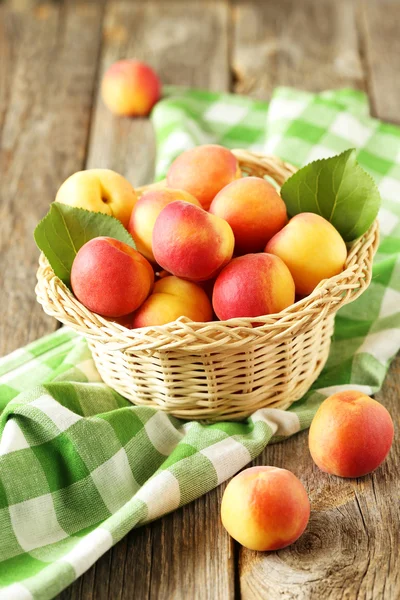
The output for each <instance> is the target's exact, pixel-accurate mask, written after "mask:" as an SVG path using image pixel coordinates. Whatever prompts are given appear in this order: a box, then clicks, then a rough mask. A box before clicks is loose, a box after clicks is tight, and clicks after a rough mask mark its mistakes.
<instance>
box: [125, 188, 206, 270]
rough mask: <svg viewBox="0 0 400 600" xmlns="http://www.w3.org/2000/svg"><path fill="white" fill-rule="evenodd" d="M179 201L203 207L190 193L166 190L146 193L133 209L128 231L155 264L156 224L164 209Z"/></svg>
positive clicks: (139, 247) (141, 251)
mask: <svg viewBox="0 0 400 600" xmlns="http://www.w3.org/2000/svg"><path fill="white" fill-rule="evenodd" d="M177 200H182V201H183V202H189V203H190V204H195V205H196V206H199V207H201V204H200V202H199V201H198V200H197V198H195V197H194V196H192V195H191V194H189V193H188V192H185V191H184V190H171V189H168V188H165V189H159V190H151V191H148V192H146V193H144V194H143V196H142V197H141V198H140V199H139V200H138V201H137V202H136V204H135V206H134V208H133V211H132V214H131V218H130V221H129V225H128V231H129V232H130V234H131V235H132V237H133V239H134V240H135V243H136V248H137V249H138V251H139V252H140V253H141V254H143V256H145V257H146V258H147V259H148V260H150V261H152V262H155V258H154V254H153V249H152V235H153V229H154V224H155V222H156V220H157V217H158V215H159V214H160V212H161V211H162V209H163V208H165V207H166V206H167V204H171V202H176V201H177Z"/></svg>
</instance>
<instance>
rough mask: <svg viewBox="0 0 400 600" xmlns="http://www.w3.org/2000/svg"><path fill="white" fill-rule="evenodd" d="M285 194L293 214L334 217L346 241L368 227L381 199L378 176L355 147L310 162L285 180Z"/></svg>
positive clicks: (332, 220) (289, 211)
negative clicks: (367, 168)
mask: <svg viewBox="0 0 400 600" xmlns="http://www.w3.org/2000/svg"><path fill="white" fill-rule="evenodd" d="M281 195H282V198H283V200H284V202H285V204H286V207H287V210H288V213H289V215H290V216H291V217H293V216H294V215H297V214H299V213H301V212H312V213H317V214H318V215H321V216H322V217H324V218H325V219H327V220H328V221H330V222H331V223H332V225H333V226H334V227H335V228H336V229H337V230H338V232H339V233H340V234H341V236H342V237H343V239H344V240H345V241H346V242H351V241H352V240H355V239H357V238H358V237H360V236H361V235H362V234H363V233H365V232H366V231H367V229H368V228H369V227H370V226H371V225H372V223H373V221H374V220H375V218H376V216H377V214H378V210H379V206H380V203H381V198H380V195H379V191H378V188H377V186H376V184H375V182H374V180H373V179H372V177H371V176H370V175H369V174H368V173H367V172H366V171H364V169H362V168H361V167H360V165H359V164H358V163H357V160H356V151H355V150H354V148H353V149H352V148H351V149H349V150H345V152H342V154H339V155H338V156H333V157H332V158H324V159H322V160H316V161H314V162H311V163H309V164H308V165H306V166H305V167H303V168H302V169H300V170H299V171H297V173H295V174H294V175H292V176H291V177H290V178H289V179H288V180H287V181H286V182H285V183H284V184H283V186H282V189H281Z"/></svg>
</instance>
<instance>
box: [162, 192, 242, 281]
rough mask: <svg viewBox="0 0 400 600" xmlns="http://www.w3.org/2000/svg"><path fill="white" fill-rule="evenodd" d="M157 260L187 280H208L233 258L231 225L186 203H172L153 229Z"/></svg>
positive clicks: (163, 211) (174, 273) (168, 269)
mask: <svg viewBox="0 0 400 600" xmlns="http://www.w3.org/2000/svg"><path fill="white" fill-rule="evenodd" d="M152 244H153V253H154V257H155V259H156V261H157V263H158V264H159V265H160V266H161V267H162V268H163V269H165V270H166V271H169V272H170V273H172V274H173V275H176V276H177V277H181V278H183V279H189V280H190V281H205V280H206V279H211V278H212V277H213V276H214V275H215V274H216V273H217V272H218V271H219V270H220V269H221V268H222V267H223V266H224V265H226V264H227V263H228V262H229V260H230V259H231V257H232V253H233V247H234V244H235V239H234V237H233V233H232V229H231V228H230V225H228V223H227V222H226V221H224V220H223V219H220V218H219V217H215V216H214V215H210V214H209V213H207V212H206V211H205V210H203V209H202V208H199V207H197V206H194V205H193V204H188V203H187V202H172V204H168V205H167V206H166V207H165V208H164V209H163V210H162V211H161V212H160V214H159V216H158V218H157V220H156V223H155V225H154V229H153V237H152Z"/></svg>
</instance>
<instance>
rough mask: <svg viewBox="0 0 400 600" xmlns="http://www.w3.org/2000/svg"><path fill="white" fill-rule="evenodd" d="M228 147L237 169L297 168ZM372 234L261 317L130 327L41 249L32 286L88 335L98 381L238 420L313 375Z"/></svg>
mask: <svg viewBox="0 0 400 600" xmlns="http://www.w3.org/2000/svg"><path fill="white" fill-rule="evenodd" d="M234 153H235V155H236V156H237V158H238V160H239V163H240V167H241V169H242V171H244V172H246V173H248V174H251V175H256V176H260V177H263V176H266V175H268V176H270V177H272V178H273V179H274V180H275V181H276V182H277V184H278V185H282V183H283V182H284V181H285V179H286V178H287V177H289V176H290V175H291V174H292V173H293V172H294V171H295V168H294V167H292V166H291V165H288V164H287V163H284V162H282V161H281V160H279V159H277V158H275V157H267V156H263V155H260V154H256V153H252V152H247V151H243V150H235V151H234ZM162 185H163V184H162V183H161V184H160V183H158V184H155V185H153V186H148V187H159V186H162ZM148 187H145V188H141V189H140V191H139V193H143V191H145V190H146V189H148ZM378 237H379V236H378V226H377V222H375V223H374V224H373V225H372V227H371V228H370V230H369V231H368V232H367V233H366V234H365V235H364V236H362V237H361V238H360V239H358V240H357V241H356V242H355V243H354V244H353V245H352V247H351V248H350V250H349V253H348V257H347V261H346V265H345V270H344V271H343V272H342V273H340V274H339V275H337V276H335V277H332V278H331V279H327V280H325V281H323V282H321V283H320V285H319V286H318V287H317V288H316V289H315V290H314V291H313V292H312V294H310V296H308V297H307V298H305V299H303V300H301V301H299V302H297V303H296V304H293V305H292V306H290V307H288V308H287V309H285V310H284V311H282V312H281V313H279V314H275V315H268V316H264V317H257V318H254V317H252V318H239V319H231V320H229V321H214V322H210V323H194V322H192V321H190V320H189V319H186V318H185V317H182V318H180V319H178V321H175V322H174V323H169V324H168V325H164V326H158V327H146V328H142V329H133V330H129V329H126V328H125V327H123V326H122V325H119V324H117V323H114V322H111V321H109V320H107V319H105V318H103V317H100V316H98V315H96V314H94V313H92V312H90V311H89V310H88V309H86V308H85V307H84V306H83V305H82V304H81V303H80V302H79V301H78V300H77V299H76V298H75V297H74V296H73V294H72V293H71V292H70V291H69V289H68V288H67V287H66V286H65V285H64V284H63V283H62V282H61V281H60V279H58V277H56V276H55V275H54V272H53V271H52V269H51V267H50V266H49V264H48V263H47V261H46V259H45V258H44V256H43V255H42V256H41V257H40V267H39V270H38V274H37V277H38V283H37V286H36V294H37V299H38V301H39V302H40V303H41V304H42V306H43V309H44V311H45V312H46V313H47V314H49V315H52V316H54V317H56V318H57V319H58V320H59V321H61V322H62V323H65V324H66V325H69V326H70V327H72V328H73V329H75V330H76V331H79V332H81V333H82V334H83V335H84V336H85V337H86V338H87V340H88V343H89V346H90V349H91V351H92V354H93V358H94V361H95V363H96V366H97V368H98V370H99V372H100V375H101V377H102V378H103V380H104V381H105V382H106V383H107V384H108V385H110V386H111V387H112V388H114V389H115V390H117V391H118V392H120V393H121V394H122V395H123V396H125V397H126V398H128V399H129V400H131V401H132V402H133V403H134V404H139V405H145V406H152V407H156V408H159V409H161V410H163V411H166V412H168V413H171V414H173V415H175V416H177V417H181V418H185V419H206V420H213V421H221V420H226V419H235V420H236V419H242V418H244V417H247V416H248V415H249V414H251V413H252V412H254V411H255V410H257V409H259V408H263V407H276V408H281V409H286V408H288V407H289V406H290V405H291V404H292V403H293V402H294V401H295V400H298V399H299V398H301V396H302V395H303V394H304V393H305V392H306V391H307V390H308V388H309V387H310V385H311V384H312V383H313V382H314V381H315V379H316V378H317V377H318V375H319V373H320V371H321V369H322V367H323V366H324V364H325V362H326V360H327V357H328V353H329V346H330V339H331V335H332V332H333V322H334V317H335V313H336V312H337V310H338V309H339V308H340V307H341V306H343V305H344V304H347V303H348V302H352V301H353V300H355V299H356V298H357V297H358V296H359V295H360V294H362V292H363V291H364V290H365V289H366V287H367V286H368V285H369V282H370V280H371V270H372V260H373V256H374V253H375V251H376V248H377V245H378ZM255 323H257V326H254V324H255ZM258 324H259V325H258Z"/></svg>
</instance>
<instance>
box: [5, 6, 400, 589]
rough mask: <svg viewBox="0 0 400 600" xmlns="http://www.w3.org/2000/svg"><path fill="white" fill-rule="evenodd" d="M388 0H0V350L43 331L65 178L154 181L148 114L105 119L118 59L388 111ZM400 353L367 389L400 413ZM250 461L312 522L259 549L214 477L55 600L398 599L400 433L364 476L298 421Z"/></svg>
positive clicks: (399, 12)
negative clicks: (301, 489) (294, 493)
mask: <svg viewBox="0 0 400 600" xmlns="http://www.w3.org/2000/svg"><path fill="white" fill-rule="evenodd" d="M399 26H400V2H399V1H398V0H366V1H365V2H357V1H351V0H331V1H328V0H264V1H262V0H259V1H257V0H237V1H231V2H229V1H228V0H220V1H204V2H202V1H199V0H186V1H184V0H175V1H173V0H164V1H162V0H149V1H145V0H137V1H132V2H131V1H129V0H107V1H96V0H93V1H90V0H84V1H81V2H74V1H72V0H71V1H68V0H67V1H65V2H57V1H48V2H37V1H31V0H8V1H3V2H0V133H1V152H0V181H1V187H0V198H1V208H0V210H1V212H0V244H1V253H0V257H1V258H0V282H1V290H0V296H1V299H0V306H1V312H0V354H5V353H6V352H9V351H11V350H13V349H14V348H17V347H18V346H21V345H23V344H26V343H27V342H29V341H31V340H33V339H35V338H37V337H39V336H41V335H43V334H46V333H49V332H51V331H52V330H54V329H55V328H56V326H57V324H56V322H55V321H54V320H52V319H50V318H49V317H47V316H46V315H45V314H44V313H43V312H42V310H41V308H40V306H39V305H38V304H36V302H35V296H34V291H33V290H34V285H35V271H36V265H37V257H38V253H37V251H36V250H35V246H34V243H33V239H32V231H33V229H34V227H35V225H36V223H37V221H38V219H39V218H40V217H42V216H43V215H44V214H45V212H46V211H47V208H48V204H49V202H50V201H52V200H53V198H54V195H55V192H56V190H57V188H58V186H59V185H60V184H61V183H62V181H63V180H64V179H65V178H66V177H67V176H68V175H70V174H71V173H73V172H74V171H78V170H80V169H83V168H91V167H108V168H112V169H115V170H116V171H119V172H120V173H122V174H123V175H125V176H126V177H127V178H128V179H129V180H130V181H131V182H132V183H133V184H134V185H139V184H142V183H146V182H149V181H151V180H152V175H153V159H154V152H155V144H154V136H153V130H152V127H151V124H150V123H149V122H148V121H147V120H141V119H139V120H129V119H118V118H113V117H112V116H111V115H110V113H109V112H108V111H107V110H106V109H105V108H104V106H103V105H102V103H101V101H100V98H99V87H98V83H99V81H100V78H101V76H102V74H103V72H104V70H105V69H106V68H107V67H108V66H109V64H110V63H111V62H113V61H115V60H117V59H119V58H122V57H138V58H140V59H144V60H147V61H149V62H150V64H152V65H153V67H155V68H156V70H157V71H158V73H159V74H160V76H161V78H162V80H163V82H165V83H174V84H184V85H190V86H195V87H200V88H208V89H211V90H219V91H228V90H231V91H234V92H239V93H243V94H249V95H251V96H255V97H259V98H268V97H269V96H270V95H271V92H272V90H273V88H274V87H275V86H276V85H292V86H297V87H299V88H303V89H308V90H322V89H325V88H337V87H343V86H351V87H355V88H359V89H363V90H365V91H367V92H368V95H369V98H370V104H371V112H372V114H374V115H376V116H378V117H380V118H382V119H386V120H389V121H393V122H396V121H397V122H399V120H400V68H399V56H400V35H399ZM399 392H400V360H397V362H395V363H394V364H393V365H392V368H391V370H390V373H389V375H388V377H387V380H386V383H385V386H384V389H383V391H382V392H381V393H380V394H378V399H379V400H381V401H382V402H383V403H384V404H385V405H386V406H387V408H388V409H389V410H390V411H391V414H392V416H393V418H394V420H395V423H396V427H397V433H398V424H399V416H400V408H399ZM256 464H271V465H277V466H284V467H286V468H287V469H292V470H293V471H294V472H295V473H297V474H301V477H302V480H303V482H304V483H305V484H306V487H307V489H308V490H309V493H310V497H311V503H312V509H313V510H312V516H311V521H310V525H309V527H308V529H307V531H306V533H305V534H304V535H303V536H302V538H301V539H300V540H299V541H298V542H297V543H296V544H294V545H293V546H291V547H290V548H287V549H285V550H281V551H279V552H271V553H269V554H261V553H255V552H251V551H248V550H245V549H244V548H241V547H240V546H239V545H236V544H234V543H233V542H232V540H231V539H230V538H229V536H228V535H227V534H226V533H225V532H224V530H223V529H222V526H221V524H220V521H219V504H220V500H221V496H222V492H223V489H224V486H220V487H219V488H218V489H217V490H215V491H213V492H211V493H209V494H207V495H206V496H204V497H202V498H200V499H199V500H197V501H196V502H194V503H192V504H190V505H189V506H186V507H184V508H182V509H180V510H177V511H176V512H174V513H173V514H171V515H169V516H167V517H165V518H163V519H160V520H159V521H157V522H155V523H153V524H152V525H150V526H147V527H143V528H142V529H140V530H137V531H133V532H131V533H130V534H129V535H128V536H127V537H126V538H125V539H123V540H122V541H121V542H120V543H119V544H117V545H116V546H115V547H114V548H113V549H112V550H110V551H109V552H108V553H107V554H105V555H104V556H103V557H102V558H101V559H100V560H99V561H98V562H97V563H96V564H95V565H94V567H93V568H92V569H90V570H89V571H88V572H87V573H85V574H84V575H83V576H82V577H81V578H80V579H79V580H78V581H77V582H76V583H75V584H74V585H72V586H71V587H70V588H69V589H67V590H66V591H65V592H64V593H62V594H61V596H60V598H63V599H64V600H66V599H71V600H72V599H78V598H79V599H81V600H83V599H84V600H89V599H95V600H100V599H105V598H110V599H113V600H114V599H116V600H117V599H126V600H128V599H133V598H134V599H135V600H141V599H143V598H151V599H154V600H156V599H157V600H171V599H181V600H205V599H210V600H225V599H226V600H228V599H231V598H240V597H241V598H244V599H248V600H250V599H255V598H260V599H272V600H274V599H276V598H281V599H289V598H295V599H318V600H327V599H332V600H336V599H339V598H340V599H342V598H343V599H347V600H351V599H354V600H355V599H358V600H362V599H366V600H367V599H376V600H378V599H379V600H380V599H387V600H395V599H396V598H400V560H399V547H400V533H399V523H400V511H399V479H398V473H399V470H400V444H399V442H398V441H397V442H396V443H395V445H394V447H393V449H392V451H391V454H390V456H389V459H388V460H387V461H386V463H385V464H384V465H383V466H382V467H381V468H380V469H379V470H378V471H377V472H376V473H375V474H373V475H371V476H367V477H364V478H362V479H359V480H342V481H340V480H337V479H335V478H333V477H329V476H327V475H324V474H323V473H321V472H319V471H318V470H317V469H316V467H315V466H313V464H312V461H311V459H310V456H309V453H308V450H307V433H306V432H304V433H302V434H299V435H297V436H295V437H293V438H291V439H290V440H289V441H287V442H285V443H282V444H277V445H274V446H271V447H269V448H267V450H266V451H265V452H264V453H263V455H262V456H260V457H259V459H258V460H257V461H256Z"/></svg>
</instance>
